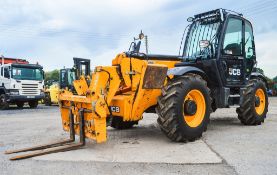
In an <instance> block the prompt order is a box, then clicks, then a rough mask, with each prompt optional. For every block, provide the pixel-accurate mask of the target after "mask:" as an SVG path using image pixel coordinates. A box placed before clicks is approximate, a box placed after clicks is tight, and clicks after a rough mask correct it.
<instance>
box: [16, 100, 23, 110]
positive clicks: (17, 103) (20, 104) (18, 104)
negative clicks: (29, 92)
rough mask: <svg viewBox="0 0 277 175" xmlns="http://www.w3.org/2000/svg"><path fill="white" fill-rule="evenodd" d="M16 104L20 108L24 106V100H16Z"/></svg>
mask: <svg viewBox="0 0 277 175" xmlns="http://www.w3.org/2000/svg"><path fill="white" fill-rule="evenodd" d="M16 105H17V107H18V108H20V109H22V108H23V106H24V102H22V101H18V102H16Z"/></svg>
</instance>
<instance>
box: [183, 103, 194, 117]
mask: <svg viewBox="0 0 277 175" xmlns="http://www.w3.org/2000/svg"><path fill="white" fill-rule="evenodd" d="M196 111H197V105H196V103H195V102H194V101H192V100H187V101H186V102H185V104H184V113H185V114H186V115H194V114H195V113H196Z"/></svg>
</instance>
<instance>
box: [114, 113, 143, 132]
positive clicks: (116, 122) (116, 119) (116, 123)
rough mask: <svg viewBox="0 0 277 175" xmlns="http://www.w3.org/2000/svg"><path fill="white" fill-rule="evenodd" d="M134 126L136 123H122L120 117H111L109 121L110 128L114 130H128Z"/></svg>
mask: <svg viewBox="0 0 277 175" xmlns="http://www.w3.org/2000/svg"><path fill="white" fill-rule="evenodd" d="M136 124H138V121H123V118H122V117H117V116H113V117H112V119H111V127H113V128H115V129H120V130H123V129H130V128H132V127H133V126H134V125H136Z"/></svg>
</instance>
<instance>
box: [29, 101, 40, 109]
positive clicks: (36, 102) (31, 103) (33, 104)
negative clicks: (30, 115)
mask: <svg viewBox="0 0 277 175" xmlns="http://www.w3.org/2000/svg"><path fill="white" fill-rule="evenodd" d="M28 103H29V106H30V108H37V106H38V101H29V102H28Z"/></svg>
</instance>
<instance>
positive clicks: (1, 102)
mask: <svg viewBox="0 0 277 175" xmlns="http://www.w3.org/2000/svg"><path fill="white" fill-rule="evenodd" d="M8 108H9V103H8V102H7V98H6V95H5V94H1V95H0V110H6V109H8Z"/></svg>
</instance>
